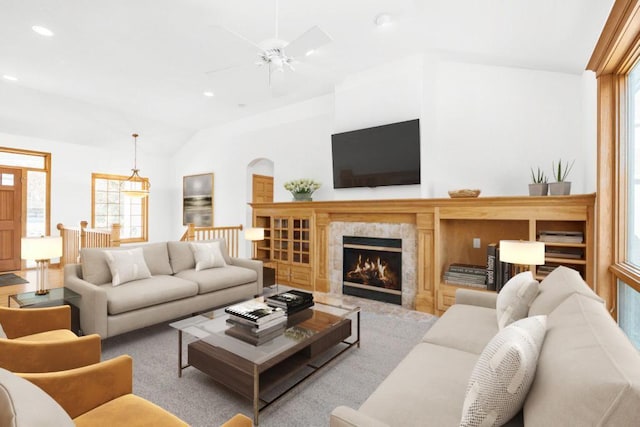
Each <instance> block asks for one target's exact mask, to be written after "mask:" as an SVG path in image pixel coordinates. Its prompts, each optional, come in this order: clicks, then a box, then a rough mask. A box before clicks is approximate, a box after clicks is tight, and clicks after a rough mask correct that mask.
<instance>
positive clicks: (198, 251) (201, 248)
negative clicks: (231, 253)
mask: <svg viewBox="0 0 640 427" xmlns="http://www.w3.org/2000/svg"><path fill="white" fill-rule="evenodd" d="M189 247H190V248H191V252H193V258H194V260H195V262H196V271H201V270H206V269H208V268H218V267H224V266H225V265H227V264H226V263H225V262H224V258H223V257H222V252H221V251H220V242H210V243H195V242H189Z"/></svg>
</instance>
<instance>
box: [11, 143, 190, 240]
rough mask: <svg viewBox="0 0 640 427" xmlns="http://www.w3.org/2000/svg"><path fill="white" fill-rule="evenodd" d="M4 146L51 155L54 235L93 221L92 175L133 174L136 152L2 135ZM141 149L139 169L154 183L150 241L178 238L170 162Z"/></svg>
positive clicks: (152, 185)
mask: <svg viewBox="0 0 640 427" xmlns="http://www.w3.org/2000/svg"><path fill="white" fill-rule="evenodd" d="M0 146H4V147H11V148H21V149H25V150H34V151H43V152H49V153H51V233H52V234H57V231H56V229H55V227H56V224H58V223H63V224H65V225H68V226H78V225H79V224H80V221H82V220H86V221H89V223H90V222H91V173H93V172H96V173H108V174H117V175H129V174H130V173H131V167H132V166H133V151H126V152H123V151H122V150H117V149H113V148H112V149H106V148H105V149H103V148H94V147H89V146H86V145H77V144H69V143H66V142H60V141H52V140H47V139H39V138H30V137H24V136H18V135H10V134H6V133H0ZM141 154H142V153H141V151H140V150H138V167H139V168H140V173H141V175H142V176H145V177H148V178H149V180H150V182H151V195H150V196H149V241H162V240H168V239H175V238H176V237H179V236H176V235H175V234H173V233H172V229H171V227H170V226H169V221H170V219H171V218H170V217H169V216H168V215H166V212H168V211H170V210H172V209H171V208H170V204H171V203H173V199H172V197H170V194H169V192H168V191H167V187H168V183H169V181H170V180H171V178H172V177H171V176H169V175H167V170H168V169H169V159H167V158H163V157H155V156H153V155H150V154H144V155H141Z"/></svg>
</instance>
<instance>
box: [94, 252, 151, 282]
mask: <svg viewBox="0 0 640 427" xmlns="http://www.w3.org/2000/svg"><path fill="white" fill-rule="evenodd" d="M104 255H105V258H106V259H107V264H108V265H109V270H110V271H111V284H112V285H113V286H119V285H122V284H123V283H127V282H131V281H132V280H139V279H146V278H148V277H151V272H150V271H149V267H147V263H146V262H145V260H144V254H143V253H142V248H134V249H126V250H115V251H111V250H105V251H104Z"/></svg>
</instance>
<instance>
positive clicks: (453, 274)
mask: <svg viewBox="0 0 640 427" xmlns="http://www.w3.org/2000/svg"><path fill="white" fill-rule="evenodd" d="M486 280H487V269H486V268H485V267H483V266H481V265H471V264H459V263H454V264H451V265H450V266H449V269H448V270H447V271H446V272H445V273H444V282H445V283H448V284H452V285H465V286H473V287H477V288H484V289H486V288H487V285H486Z"/></svg>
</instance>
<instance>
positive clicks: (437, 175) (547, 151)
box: [424, 61, 595, 197]
mask: <svg viewBox="0 0 640 427" xmlns="http://www.w3.org/2000/svg"><path fill="white" fill-rule="evenodd" d="M437 69H438V72H437V91H438V92H437V97H435V103H436V107H435V110H436V111H437V124H436V135H435V138H436V142H435V144H432V145H431V146H430V150H433V151H431V152H428V153H424V155H425V156H433V158H435V159H436V162H434V163H433V164H432V167H433V170H432V171H431V172H430V173H428V178H427V181H428V182H430V183H431V184H432V185H433V187H434V195H435V196H436V197H446V196H447V190H451V189H457V188H480V189H481V190H482V195H486V196H489V195H491V196H501V195H523V194H528V189H527V184H528V183H530V168H531V167H534V168H536V167H538V166H540V168H541V169H543V170H544V171H545V172H546V173H547V174H551V162H552V161H553V160H555V161H556V163H557V161H558V159H559V158H562V159H563V160H569V161H572V160H574V159H575V166H574V168H573V171H572V172H571V174H570V176H569V180H571V181H572V182H573V184H572V193H574V194H577V193H584V192H585V191H587V190H588V191H591V189H592V188H593V187H592V185H591V183H587V182H585V175H586V174H587V172H586V171H588V170H594V169H595V164H594V163H592V159H591V158H590V154H589V151H590V148H589V147H586V146H585V144H586V142H585V134H584V130H585V128H586V127H587V125H586V124H585V120H586V116H585V113H584V107H583V99H584V97H583V90H584V87H583V81H582V77H581V76H578V75H572V74H563V73H552V72H546V71H535V70H528V69H520V68H507V67H495V66H487V65H477V64H467V63H461V62H447V61H441V62H440V63H438V64H437ZM589 101H590V102H595V100H591V99H589ZM594 120H595V118H594ZM549 181H550V182H551V181H552V179H550V180H549Z"/></svg>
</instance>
